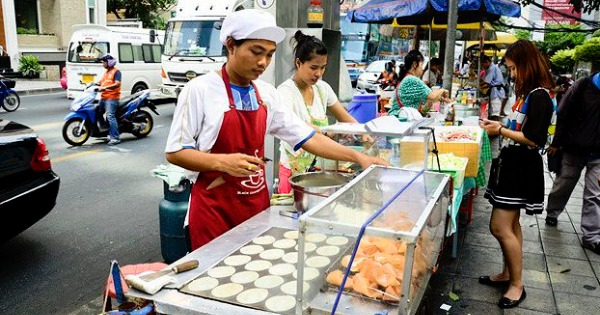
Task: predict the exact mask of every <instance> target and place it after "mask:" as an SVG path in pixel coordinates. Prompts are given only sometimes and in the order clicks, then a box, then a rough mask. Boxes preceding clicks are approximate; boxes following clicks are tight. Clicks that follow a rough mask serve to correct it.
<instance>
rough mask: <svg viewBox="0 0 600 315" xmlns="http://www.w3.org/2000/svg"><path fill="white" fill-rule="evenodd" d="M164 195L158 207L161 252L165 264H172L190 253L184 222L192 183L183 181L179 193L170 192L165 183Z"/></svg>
mask: <svg viewBox="0 0 600 315" xmlns="http://www.w3.org/2000/svg"><path fill="white" fill-rule="evenodd" d="M164 195H165V197H164V199H163V200H161V201H160V204H159V206H158V214H159V225H160V251H161V254H162V257H163V259H164V260H165V262H166V263H169V264H170V263H172V262H174V261H176V260H178V259H179V258H181V257H183V256H185V254H187V251H188V249H187V244H186V239H185V231H184V229H183V222H184V220H185V215H186V213H187V208H188V203H189V199H190V182H189V181H188V180H187V179H186V180H184V181H182V182H181V183H180V185H179V189H177V191H171V190H169V186H168V185H167V183H166V182H165V183H164Z"/></svg>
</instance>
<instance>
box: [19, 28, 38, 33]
mask: <svg viewBox="0 0 600 315" xmlns="http://www.w3.org/2000/svg"><path fill="white" fill-rule="evenodd" d="M17 34H27V35H37V34H38V30H36V29H35V28H24V27H20V26H19V27H17Z"/></svg>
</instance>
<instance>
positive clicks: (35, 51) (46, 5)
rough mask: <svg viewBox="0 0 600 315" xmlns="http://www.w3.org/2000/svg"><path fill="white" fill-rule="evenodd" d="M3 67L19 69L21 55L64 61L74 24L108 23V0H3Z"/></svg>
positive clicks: (47, 61)
mask: <svg viewBox="0 0 600 315" xmlns="http://www.w3.org/2000/svg"><path fill="white" fill-rule="evenodd" d="M0 3H1V6H0V10H1V12H0V13H1V14H0V15H1V16H0V17H1V18H2V20H1V21H0V45H1V46H2V47H3V62H2V63H0V71H2V68H4V69H5V70H6V69H7V64H6V63H7V62H8V63H9V64H10V65H9V67H8V68H12V69H14V70H15V71H16V69H18V65H19V58H20V56H22V55H34V56H36V57H37V58H38V59H39V61H40V63H42V64H44V65H59V66H61V65H64V63H65V60H66V53H67V51H68V45H69V40H70V38H71V34H72V33H73V31H72V26H73V25H75V24H86V23H90V24H101V25H106V0H0Z"/></svg>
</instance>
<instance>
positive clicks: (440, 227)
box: [296, 166, 449, 314]
mask: <svg viewBox="0 0 600 315" xmlns="http://www.w3.org/2000/svg"><path fill="white" fill-rule="evenodd" d="M448 205H449V175H447V174H441V173H434V172H426V171H424V170H420V171H413V170H406V169H400V168H394V167H381V166H371V167H369V168H367V169H366V170H365V171H363V172H362V173H361V174H360V175H358V176H357V177H356V178H354V179H353V180H352V181H351V182H350V183H349V184H348V185H346V186H344V187H343V188H341V189H340V190H338V191H336V192H335V193H334V194H333V195H331V196H330V197H329V198H327V199H326V200H324V201H323V202H321V203H320V204H318V205H317V206H315V207H313V208H312V209H310V210H309V211H307V212H306V213H305V214H303V215H302V216H301V217H300V218H299V235H298V264H297V266H296V267H297V279H303V280H305V281H297V282H296V285H297V289H296V295H297V301H298V303H297V304H296V314H302V313H310V314H331V313H332V311H335V313H336V314H374V313H375V312H377V311H381V310H388V312H390V314H412V313H414V312H416V310H417V308H418V306H419V303H420V300H421V298H422V296H423V293H424V291H425V289H426V287H427V282H428V281H429V277H430V276H431V273H432V270H433V267H434V265H435V263H436V261H437V258H438V256H439V253H440V250H441V247H442V242H443V239H444V232H445V225H446V217H447V213H448ZM315 252H316V255H315ZM324 266H325V267H326V270H325V272H324V274H321V275H319V277H320V278H321V279H322V283H323V285H322V286H321V287H320V290H319V291H318V292H316V293H315V292H314V291H312V290H307V289H306V288H304V286H305V285H306V283H308V281H311V280H313V273H314V269H318V270H320V268H322V267H324ZM313 281H314V280H313ZM340 287H344V290H340ZM315 294H316V295H315Z"/></svg>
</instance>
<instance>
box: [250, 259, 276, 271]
mask: <svg viewBox="0 0 600 315" xmlns="http://www.w3.org/2000/svg"><path fill="white" fill-rule="evenodd" d="M272 266H273V264H272V263H271V262H270V261H266V260H253V261H251V262H249V263H247V264H246V265H245V266H244V268H245V269H246V270H250V271H263V270H267V269H269V268H271V267H272Z"/></svg>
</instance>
